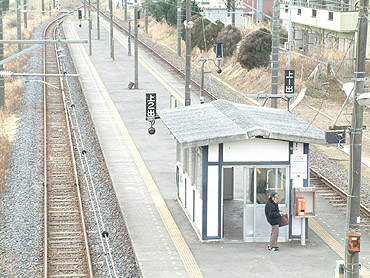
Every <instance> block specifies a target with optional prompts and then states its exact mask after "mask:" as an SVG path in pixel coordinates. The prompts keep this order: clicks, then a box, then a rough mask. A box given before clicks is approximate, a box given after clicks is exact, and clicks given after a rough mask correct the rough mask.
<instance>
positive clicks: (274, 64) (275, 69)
mask: <svg viewBox="0 0 370 278" xmlns="http://www.w3.org/2000/svg"><path fill="white" fill-rule="evenodd" d="M279 34H280V6H279V1H277V0H274V7H273V17H272V61H271V94H277V93H278V85H279ZM271 107H272V108H277V99H276V98H272V99H271Z"/></svg>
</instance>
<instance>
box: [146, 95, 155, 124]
mask: <svg viewBox="0 0 370 278" xmlns="http://www.w3.org/2000/svg"><path fill="white" fill-rule="evenodd" d="M156 113H157V94H156V93H147V94H146V120H147V121H151V120H154V119H155V116H156Z"/></svg>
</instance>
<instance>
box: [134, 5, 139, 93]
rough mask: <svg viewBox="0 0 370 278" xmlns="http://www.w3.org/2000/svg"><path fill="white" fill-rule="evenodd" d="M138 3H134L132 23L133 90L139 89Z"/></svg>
mask: <svg viewBox="0 0 370 278" xmlns="http://www.w3.org/2000/svg"><path fill="white" fill-rule="evenodd" d="M138 5H139V4H138V3H137V0H135V3H134V13H135V15H134V23H135V41H134V44H135V46H134V49H135V50H134V52H135V53H134V55H135V89H139V71H138V66H139V49H138V38H137V37H138V30H137V29H138V28H137V27H138V26H137V20H138V18H137V17H138Z"/></svg>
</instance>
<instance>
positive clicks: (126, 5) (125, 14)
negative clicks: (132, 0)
mask: <svg viewBox="0 0 370 278" xmlns="http://www.w3.org/2000/svg"><path fill="white" fill-rule="evenodd" d="M125 21H127V0H125Z"/></svg>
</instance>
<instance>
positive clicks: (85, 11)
mask: <svg viewBox="0 0 370 278" xmlns="http://www.w3.org/2000/svg"><path fill="white" fill-rule="evenodd" d="M84 19H86V0H84Z"/></svg>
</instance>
